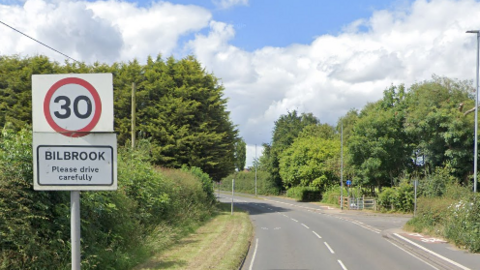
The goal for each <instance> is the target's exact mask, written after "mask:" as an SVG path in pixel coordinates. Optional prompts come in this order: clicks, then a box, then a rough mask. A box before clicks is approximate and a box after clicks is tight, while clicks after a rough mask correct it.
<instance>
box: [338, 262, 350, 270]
mask: <svg viewBox="0 0 480 270" xmlns="http://www.w3.org/2000/svg"><path fill="white" fill-rule="evenodd" d="M337 262H338V263H339V264H340V266H341V267H342V268H343V270H348V269H347V267H345V265H344V264H343V263H342V261H341V260H337Z"/></svg>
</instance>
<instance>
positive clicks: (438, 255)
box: [394, 233, 471, 270]
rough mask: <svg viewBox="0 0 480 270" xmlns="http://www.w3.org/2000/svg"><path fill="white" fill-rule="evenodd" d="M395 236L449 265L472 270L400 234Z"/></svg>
mask: <svg viewBox="0 0 480 270" xmlns="http://www.w3.org/2000/svg"><path fill="white" fill-rule="evenodd" d="M394 235H395V236H396V237H398V238H400V239H402V240H404V241H406V242H408V243H410V244H412V245H414V246H416V247H418V248H420V249H422V250H424V251H426V252H428V253H430V254H432V255H434V256H437V257H438V258H440V259H442V260H444V261H447V262H449V263H451V264H453V265H455V266H457V267H459V268H461V269H464V270H471V269H470V268H468V267H465V266H463V265H461V264H459V263H457V262H455V261H452V260H450V259H449V258H446V257H443V256H442V255H440V254H438V253H435V252H433V251H431V250H429V249H427V248H425V247H423V246H421V245H419V244H417V243H415V242H413V241H410V240H408V239H407V238H405V237H403V236H401V235H399V234H398V233H394Z"/></svg>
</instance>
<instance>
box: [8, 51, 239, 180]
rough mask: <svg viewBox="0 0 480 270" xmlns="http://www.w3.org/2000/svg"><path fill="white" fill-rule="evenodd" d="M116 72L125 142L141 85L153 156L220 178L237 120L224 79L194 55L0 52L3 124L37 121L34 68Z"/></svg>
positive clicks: (228, 165)
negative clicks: (123, 59)
mask: <svg viewBox="0 0 480 270" xmlns="http://www.w3.org/2000/svg"><path fill="white" fill-rule="evenodd" d="M102 72H110V73H113V88H114V115H115V119H114V121H115V131H116V132H117V134H118V143H119V144H121V145H123V144H127V142H128V141H129V140H130V136H131V135H130V131H131V124H130V122H131V113H130V112H131V106H132V103H131V89H132V83H135V85H136V90H137V91H136V99H137V117H136V123H137V127H136V131H137V134H136V136H137V137H138V138H148V139H149V140H150V141H151V149H150V154H151V156H152V161H153V162H155V163H156V164H158V165H161V166H165V167H173V168H180V167H182V165H187V166H188V167H199V168H201V169H202V170H203V171H204V172H206V173H208V174H209V175H210V176H211V177H212V178H214V179H216V180H219V179H221V178H222V177H224V176H226V175H228V174H229V173H230V172H232V171H233V170H234V144H235V142H236V140H237V136H238V135H237V133H238V131H237V130H236V128H235V126H234V125H233V123H232V122H231V120H230V116H229V112H228V111H227V110H226V103H227V100H226V99H225V98H224V97H223V91H224V88H223V86H222V85H221V84H220V83H219V81H218V79H217V78H216V77H215V76H214V75H213V74H209V73H207V72H205V70H204V69H203V68H202V66H201V64H200V63H199V62H198V61H197V60H196V59H195V58H194V57H192V56H189V57H186V58H184V59H180V60H176V59H174V58H173V57H170V58H168V59H167V60H164V59H162V58H161V56H157V58H156V59H153V58H151V57H149V58H148V60H147V63H146V64H145V65H141V64H140V63H138V61H136V60H133V61H131V62H128V63H114V64H112V65H106V64H100V63H94V64H93V65H91V66H88V65H85V64H83V63H82V64H78V63H73V64H69V63H66V64H65V65H60V64H58V63H56V62H52V61H50V60H49V59H48V58H47V57H44V56H34V57H27V58H20V57H17V56H11V57H7V56H2V57H0V91H1V93H2V95H0V126H3V125H5V123H7V122H11V123H12V124H13V126H14V128H16V129H17V130H18V129H20V128H21V127H23V126H24V125H25V124H31V119H32V116H31V102H32V95H31V92H32V90H31V76H32V75H33V74H55V73H102Z"/></svg>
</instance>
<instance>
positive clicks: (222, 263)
mask: <svg viewBox="0 0 480 270" xmlns="http://www.w3.org/2000/svg"><path fill="white" fill-rule="evenodd" d="M252 235H253V227H252V224H251V222H250V219H249V216H248V213H246V212H243V211H241V210H239V209H235V211H234V214H233V215H231V214H230V204H220V205H219V212H218V213H217V215H216V216H215V217H214V218H213V219H211V220H210V221H208V222H207V223H206V224H205V225H203V226H202V227H200V228H199V229H197V230H196V232H195V233H192V234H190V235H189V236H187V237H185V238H182V239H180V240H179V241H178V242H177V243H176V244H174V245H172V246H170V247H169V248H168V249H166V250H163V251H162V252H161V253H159V254H156V255H155V256H153V257H152V258H150V259H149V260H148V261H147V262H145V263H143V264H141V265H139V266H137V267H135V268H134V270H154V269H192V270H193V269H225V270H228V269H238V267H239V266H240V264H241V263H242V261H243V259H244V257H245V256H246V254H247V252H248V247H249V246H250V241H251V239H252Z"/></svg>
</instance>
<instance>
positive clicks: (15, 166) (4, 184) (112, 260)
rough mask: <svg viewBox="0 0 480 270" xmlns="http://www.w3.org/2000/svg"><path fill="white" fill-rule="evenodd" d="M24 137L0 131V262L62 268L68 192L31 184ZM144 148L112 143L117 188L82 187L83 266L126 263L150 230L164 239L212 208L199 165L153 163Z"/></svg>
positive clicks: (134, 259) (66, 256) (143, 249)
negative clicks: (180, 167)
mask: <svg viewBox="0 0 480 270" xmlns="http://www.w3.org/2000/svg"><path fill="white" fill-rule="evenodd" d="M31 143H32V134H31V132H30V131H28V130H21V131H20V132H18V133H16V132H13V131H9V130H4V131H3V133H2V136H1V137H0V168H1V170H2V173H1V174H0V247H1V248H0V269H69V264H70V244H69V241H70V224H69V223H70V219H69V212H70V205H69V204H70V198H69V193H68V192H60V191H34V190H33V188H32V185H33V171H32V145H31ZM148 149H149V146H148V142H140V144H139V148H138V149H135V150H131V149H129V148H123V147H119V149H118V190H117V191H108V192H82V193H81V235H82V246H81V248H82V262H81V263H82V269H131V268H132V267H133V266H134V265H136V264H138V263H139V262H140V261H142V260H144V259H146V258H147V257H149V256H150V254H151V252H152V251H153V250H152V247H153V246H154V245H150V244H149V243H148V242H147V240H148V241H150V240H151V239H153V238H152V237H150V236H152V235H155V236H156V239H155V241H162V242H163V243H165V245H163V246H164V247H165V246H167V245H168V244H169V243H170V244H171V243H172V241H174V240H175V239H176V238H178V237H180V236H181V235H184V234H185V233H187V232H191V229H192V228H194V227H195V226H198V225H197V224H199V223H201V222H203V221H205V220H206V219H207V218H208V217H210V216H211V215H212V212H213V207H214V204H213V202H212V198H211V197H212V196H211V192H210V194H209V187H208V182H207V181H206V178H203V179H202V177H204V176H203V175H201V172H200V171H198V170H197V169H192V170H189V171H184V172H182V171H179V170H158V169H155V168H154V167H153V166H152V165H151V164H150V162H149V152H148V151H149V150H148ZM197 175H201V177H200V178H199V177H197ZM210 190H211V189H210ZM160 231H161V232H163V233H161V234H160V233H159V232H160ZM155 246H158V245H155Z"/></svg>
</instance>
